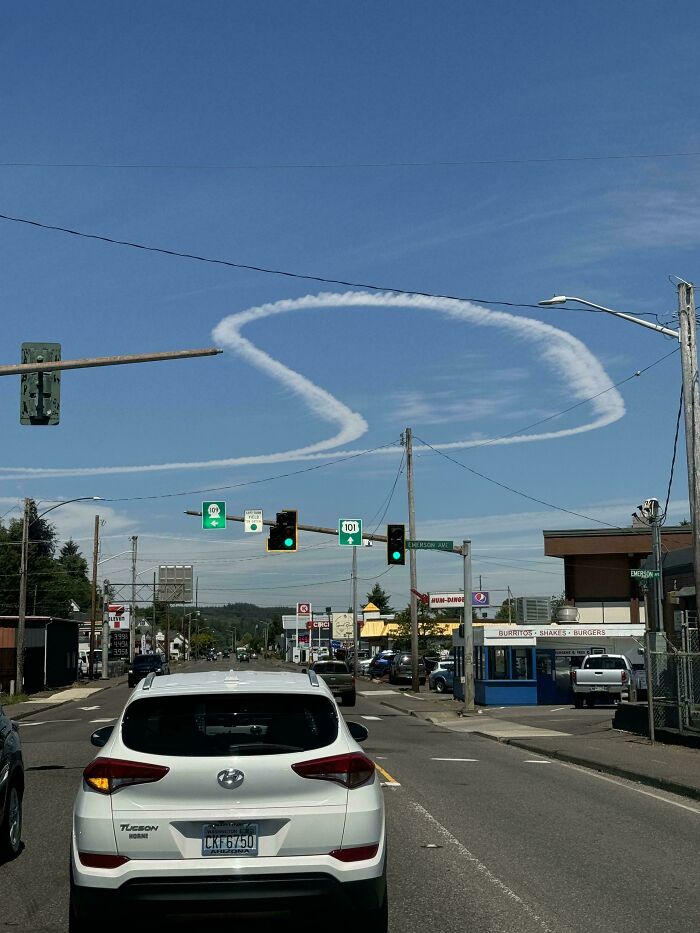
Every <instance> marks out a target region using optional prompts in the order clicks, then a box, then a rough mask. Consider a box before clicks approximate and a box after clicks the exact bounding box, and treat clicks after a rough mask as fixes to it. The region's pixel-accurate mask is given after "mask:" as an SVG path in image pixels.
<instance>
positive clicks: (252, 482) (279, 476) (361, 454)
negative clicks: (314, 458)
mask: <svg viewBox="0 0 700 933" xmlns="http://www.w3.org/2000/svg"><path fill="white" fill-rule="evenodd" d="M397 443H398V441H397V440H391V441H389V443H388V444H380V445H379V446H378V447H372V448H370V449H369V450H361V451H360V452H359V453H356V454H348V456H346V457H338V458H337V459H336V460H327V461H326V462H325V463H317V464H314V466H309V467H303V468H302V469H300V470H290V471H289V472H287V473H278V474H276V475H275V476H264V477H263V478H262V479H251V480H246V481H244V482H242V483H231V484H230V485H228V486H208V487H207V488H205V489H188V490H186V491H184V492H161V493H157V494H156V495H152V496H122V497H120V498H115V499H103V500H102V501H103V502H139V501H142V500H144V499H173V498H175V497H177V496H196V495H200V494H201V493H204V492H223V491H224V490H226V489H240V488H241V487H242V486H259V485H261V484H262V483H271V482H273V481H274V480H278V479H288V478H289V477H291V476H300V475H301V474H302V473H312V472H313V471H314V470H321V469H323V468H324V467H329V466H335V465H336V464H337V463H345V462H346V461H348V460H356V459H357V458H358V457H365V456H366V455H367V454H373V453H376V452H377V451H378V450H384V449H385V448H387V447H393V446H394V445H395V444H397Z"/></svg>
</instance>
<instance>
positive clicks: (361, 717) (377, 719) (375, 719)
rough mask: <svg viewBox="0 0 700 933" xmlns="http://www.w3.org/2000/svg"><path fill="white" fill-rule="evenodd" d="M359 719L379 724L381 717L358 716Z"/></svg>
mask: <svg viewBox="0 0 700 933" xmlns="http://www.w3.org/2000/svg"><path fill="white" fill-rule="evenodd" d="M360 719H371V720H373V721H375V722H381V721H382V717H381V716H360Z"/></svg>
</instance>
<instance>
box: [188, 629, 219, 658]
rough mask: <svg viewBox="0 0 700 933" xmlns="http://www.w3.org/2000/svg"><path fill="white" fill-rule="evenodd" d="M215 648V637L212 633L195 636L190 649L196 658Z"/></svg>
mask: <svg viewBox="0 0 700 933" xmlns="http://www.w3.org/2000/svg"><path fill="white" fill-rule="evenodd" d="M213 647H214V636H213V635H212V634H211V632H200V633H199V635H193V636H192V638H191V640H190V649H191V651H192V653H193V654H194V655H195V656H198V655H201V654H204V652H205V651H208V650H209V649H210V648H213Z"/></svg>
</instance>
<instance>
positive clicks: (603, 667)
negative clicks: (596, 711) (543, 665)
mask: <svg viewBox="0 0 700 933" xmlns="http://www.w3.org/2000/svg"><path fill="white" fill-rule="evenodd" d="M633 676H634V672H633V670H632V665H631V664H630V662H629V660H628V659H627V658H626V657H625V656H624V654H587V655H586V657H585V658H584V659H583V661H582V663H581V667H579V668H575V669H574V670H572V671H571V689H572V690H573V693H574V706H575V707H576V709H582V708H583V701H584V700H585V701H586V705H587V706H589V707H593V706H595V703H596V700H602V701H603V702H605V703H616V702H618V701H619V700H620V699H621V698H622V695H623V693H629V687H630V683H631V682H632V678H633Z"/></svg>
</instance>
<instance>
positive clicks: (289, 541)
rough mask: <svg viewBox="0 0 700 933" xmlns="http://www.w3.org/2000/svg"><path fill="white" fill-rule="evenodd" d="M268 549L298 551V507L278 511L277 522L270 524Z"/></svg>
mask: <svg viewBox="0 0 700 933" xmlns="http://www.w3.org/2000/svg"><path fill="white" fill-rule="evenodd" d="M267 549H268V551H296V549H297V513H296V509H287V511H285V512H278V513H277V517H276V519H275V524H274V525H271V526H270V535H269V537H268V539H267Z"/></svg>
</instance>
